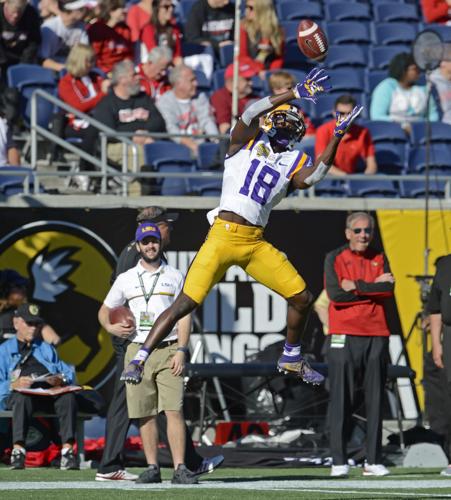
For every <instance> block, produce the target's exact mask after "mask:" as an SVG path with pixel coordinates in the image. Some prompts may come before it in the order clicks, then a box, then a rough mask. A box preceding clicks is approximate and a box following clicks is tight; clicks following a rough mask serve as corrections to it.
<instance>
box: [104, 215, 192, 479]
mask: <svg viewBox="0 0 451 500" xmlns="http://www.w3.org/2000/svg"><path fill="white" fill-rule="evenodd" d="M135 240H136V248H137V250H138V252H139V254H140V255H141V259H140V260H139V262H138V264H137V265H136V266H135V267H133V268H131V269H129V270H128V271H126V272H125V273H122V274H120V275H119V276H118V277H117V279H116V281H115V282H114V284H113V286H112V287H111V289H110V291H109V292H108V295H107V296H106V298H105V300H104V303H103V305H102V306H101V308H100V310H99V321H100V323H101V325H102V326H103V327H104V328H105V330H107V331H108V332H110V333H111V334H113V335H117V336H121V335H123V336H124V337H128V338H129V339H130V340H131V343H130V345H129V346H128V347H127V352H126V356H125V363H126V364H128V363H129V362H130V361H131V360H132V359H133V358H134V356H135V355H136V353H137V352H138V351H139V349H140V348H141V345H142V343H143V342H144V340H145V338H146V336H147V333H148V332H149V329H150V328H151V327H152V325H153V323H154V321H155V320H156V318H157V317H158V316H159V315H160V314H161V313H162V312H163V311H164V310H165V309H167V308H168V307H169V306H170V305H171V304H172V302H173V301H174V299H175V297H177V295H178V294H179V292H180V291H181V289H182V287H183V275H182V273H181V272H180V271H179V270H177V269H175V268H173V267H171V266H169V265H167V264H165V263H164V262H163V261H162V260H161V254H162V248H161V234H160V230H159V229H158V226H157V225H156V224H153V223H151V222H143V223H141V224H140V225H139V226H138V228H137V230H136V236H135ZM126 302H127V303H128V305H129V307H130V309H131V311H132V313H133V315H134V318H135V324H134V325H131V326H130V325H128V324H127V323H115V324H111V323H110V318H109V313H110V310H111V309H112V308H114V307H117V306H120V305H124V304H125V303H126ZM190 330H191V317H190V316H189V315H188V316H185V317H184V318H182V319H181V320H180V321H179V322H178V323H177V325H176V326H175V327H174V329H173V330H172V331H171V332H170V333H169V335H168V336H167V337H166V339H165V340H164V341H163V342H162V343H161V344H160V345H159V346H158V349H156V350H155V352H154V355H153V356H152V361H151V362H150V363H148V365H146V368H145V372H144V376H143V380H142V383H141V384H140V385H139V386H132V385H130V384H127V407H128V415H129V418H136V419H139V430H140V433H141V438H142V442H143V448H144V454H145V456H146V460H147V464H148V468H147V469H146V470H145V471H144V472H143V473H142V474H141V475H140V476H139V478H138V479H137V481H136V482H137V483H160V482H161V475H160V468H159V466H158V428H157V420H156V417H157V415H158V413H159V412H160V411H164V412H165V414H166V417H167V426H168V432H167V434H168V440H169V446H170V449H171V453H172V460H173V463H174V476H173V478H172V483H174V484H194V483H197V479H196V475H195V474H193V473H192V472H191V471H189V470H188V469H187V468H186V467H185V463H184V452H185V422H184V418H183V411H182V408H183V378H182V372H183V369H184V365H185V353H186V352H187V351H188V349H187V343H188V337H189V333H190Z"/></svg>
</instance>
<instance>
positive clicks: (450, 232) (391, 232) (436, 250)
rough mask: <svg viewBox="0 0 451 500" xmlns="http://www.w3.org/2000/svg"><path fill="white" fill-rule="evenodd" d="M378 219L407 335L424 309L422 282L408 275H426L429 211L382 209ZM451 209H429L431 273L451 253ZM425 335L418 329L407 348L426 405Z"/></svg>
mask: <svg viewBox="0 0 451 500" xmlns="http://www.w3.org/2000/svg"><path fill="white" fill-rule="evenodd" d="M376 213H377V219H378V223H379V229H380V233H381V238H382V242H383V245H384V250H385V252H386V254H387V256H388V259H389V261H390V265H391V269H392V272H393V274H394V275H395V278H396V303H397V306H398V311H399V316H400V320H401V325H402V329H403V335H404V337H406V336H407V333H408V332H409V329H410V327H411V325H412V323H413V321H414V319H415V315H416V313H417V312H418V311H420V310H421V300H420V285H419V283H417V282H416V281H415V280H414V279H413V278H409V277H407V275H409V274H410V275H423V274H425V265H424V248H425V213H424V210H378V211H377V212H376ZM450 244H451V212H450V211H439V210H433V211H430V212H429V248H430V254H429V259H428V268H427V274H430V275H434V274H435V266H434V262H435V259H437V257H440V256H441V255H446V254H448V253H450V252H451V248H450ZM422 349H423V347H422V334H421V329H420V328H415V330H414V331H413V333H412V335H411V337H410V340H409V342H408V343H407V351H408V354H409V358H410V363H411V367H412V368H413V369H414V370H415V371H416V373H417V377H416V386H417V390H418V397H419V400H420V404H421V407H422V408H423V406H424V393H423V387H422V385H421V380H422V378H423V360H422Z"/></svg>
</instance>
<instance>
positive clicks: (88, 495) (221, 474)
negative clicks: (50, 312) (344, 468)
mask: <svg viewBox="0 0 451 500" xmlns="http://www.w3.org/2000/svg"><path fill="white" fill-rule="evenodd" d="M129 470H130V472H135V473H139V472H141V471H142V469H129ZM94 475H95V471H93V470H82V471H59V470H56V469H44V468H42V469H26V470H23V471H11V470H9V469H8V468H7V467H0V499H14V500H16V499H36V500H41V499H50V498H51V499H52V500H60V499H61V500H81V499H89V500H97V499H108V500H118V499H123V500H135V499H141V498H142V499H152V500H153V499H154V498H156V499H175V500H179V499H180V500H203V499H208V500H216V499H218V500H234V499H239V500H248V499H249V500H250V499H252V500H259V499H264V500H266V499H268V500H269V499H272V498H284V499H285V498H287V499H295V498H296V499H301V500H302V499H309V500H316V499H319V500H322V499H348V498H353V499H378V498H381V499H388V498H390V499H401V498H413V499H433V498H450V499H451V478H449V479H448V478H445V477H442V476H440V475H439V469H403V468H399V467H398V468H393V469H392V475H391V476H388V477H385V478H363V477H362V475H361V469H359V468H355V469H352V471H351V476H350V477H349V478H348V479H333V478H330V477H329V469H327V468H320V467H318V468H294V467H293V468H287V469H279V468H277V469H276V468H274V469H271V468H266V469H243V468H239V469H238V468H237V469H227V468H221V469H219V470H217V471H215V472H214V473H213V474H211V475H208V476H203V477H202V479H201V482H200V484H199V485H192V486H186V487H185V486H174V485H171V484H170V478H171V476H172V472H171V471H170V470H169V469H164V470H163V483H162V484H160V485H159V484H157V485H135V484H134V483H131V482H123V483H119V482H111V483H109V482H108V483H100V482H95V481H94Z"/></svg>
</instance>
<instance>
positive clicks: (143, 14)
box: [127, 0, 152, 42]
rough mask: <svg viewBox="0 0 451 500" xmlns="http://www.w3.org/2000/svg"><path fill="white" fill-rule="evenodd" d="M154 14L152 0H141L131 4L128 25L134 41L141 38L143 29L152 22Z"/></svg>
mask: <svg viewBox="0 0 451 500" xmlns="http://www.w3.org/2000/svg"><path fill="white" fill-rule="evenodd" d="M151 15H152V0H141V2H139V3H135V4H133V5H130V8H129V9H128V12H127V25H128V27H129V28H130V30H131V34H132V42H136V41H138V39H139V35H140V34H141V30H142V29H143V28H144V26H145V25H146V24H147V23H149V22H150V16H151Z"/></svg>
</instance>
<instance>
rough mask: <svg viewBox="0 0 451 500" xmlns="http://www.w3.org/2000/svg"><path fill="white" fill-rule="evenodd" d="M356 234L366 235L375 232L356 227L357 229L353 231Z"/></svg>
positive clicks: (368, 228)
mask: <svg viewBox="0 0 451 500" xmlns="http://www.w3.org/2000/svg"><path fill="white" fill-rule="evenodd" d="M351 231H353V233H354V234H360V233H361V232H362V231H363V232H364V233H365V234H371V233H372V232H373V230H372V229H371V228H370V227H356V228H355V229H351Z"/></svg>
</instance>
